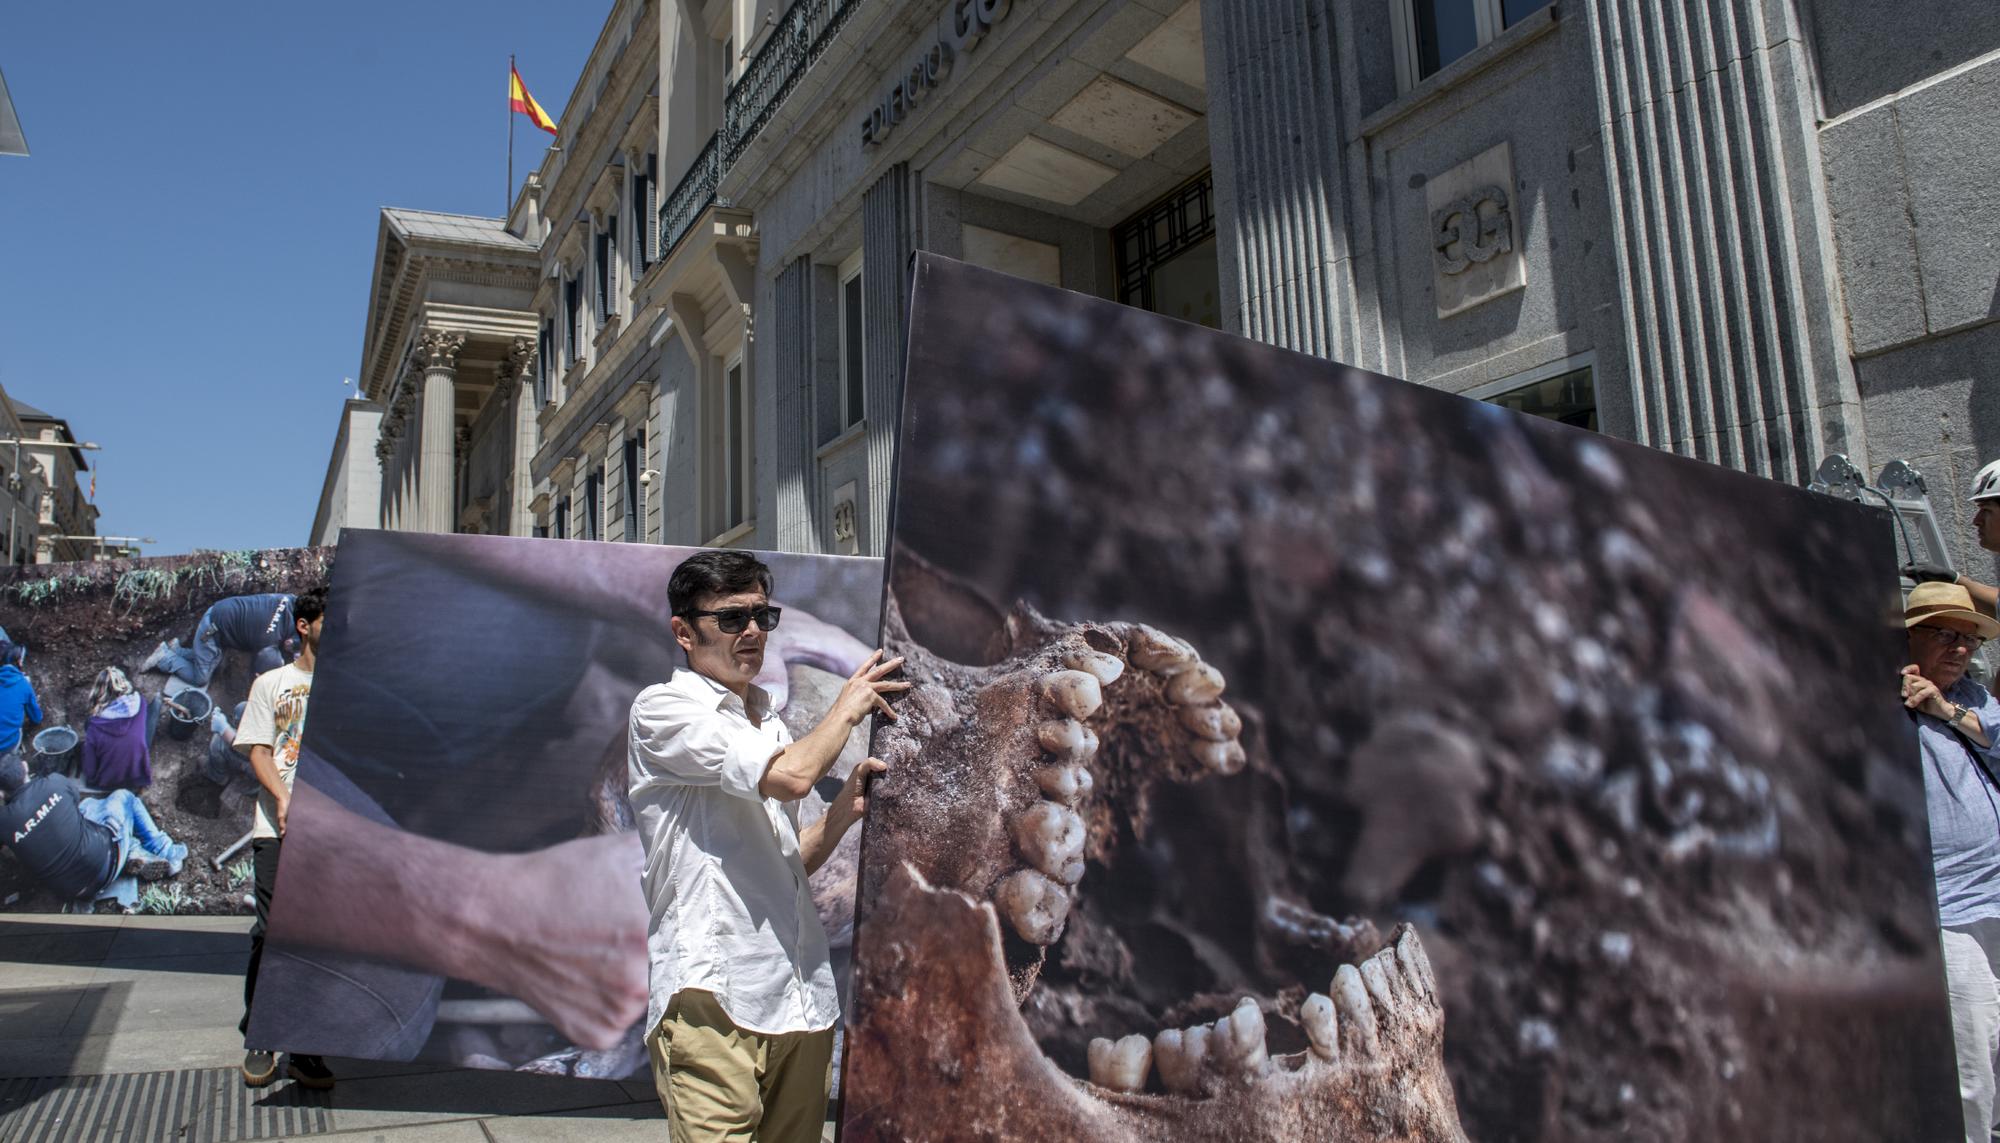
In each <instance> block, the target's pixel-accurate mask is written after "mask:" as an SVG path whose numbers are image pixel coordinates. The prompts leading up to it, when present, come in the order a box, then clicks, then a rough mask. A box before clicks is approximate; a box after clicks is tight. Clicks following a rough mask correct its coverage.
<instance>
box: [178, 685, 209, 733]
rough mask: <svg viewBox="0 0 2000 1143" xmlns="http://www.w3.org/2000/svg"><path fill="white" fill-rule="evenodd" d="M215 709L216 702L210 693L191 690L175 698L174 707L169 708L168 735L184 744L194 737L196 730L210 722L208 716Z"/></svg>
mask: <svg viewBox="0 0 2000 1143" xmlns="http://www.w3.org/2000/svg"><path fill="white" fill-rule="evenodd" d="M214 709H215V700H213V699H211V698H209V697H208V692H207V691H204V690H196V689H193V688H189V689H188V690H184V691H182V692H181V693H179V694H177V695H175V696H174V705H172V706H169V707H168V708H167V734H168V735H169V736H171V737H173V738H176V739H178V740H180V741H182V742H186V741H187V740H188V739H190V738H193V737H194V732H195V729H196V728H197V727H199V726H201V725H202V724H203V723H206V722H207V721H208V714H209V712H210V711H212V710H214Z"/></svg>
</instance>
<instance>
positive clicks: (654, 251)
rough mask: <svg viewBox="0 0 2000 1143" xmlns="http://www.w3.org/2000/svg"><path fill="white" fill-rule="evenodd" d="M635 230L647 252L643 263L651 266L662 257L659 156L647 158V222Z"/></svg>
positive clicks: (648, 156)
mask: <svg viewBox="0 0 2000 1143" xmlns="http://www.w3.org/2000/svg"><path fill="white" fill-rule="evenodd" d="M634 229H636V230H637V231H638V234H639V236H640V239H641V241H642V243H643V246H642V249H644V250H645V252H646V253H645V257H644V258H643V259H642V260H641V261H642V263H643V264H644V265H647V266H651V265H652V264H653V259H655V258H658V257H659V256H660V157H659V156H658V155H647V156H646V214H645V221H643V222H641V223H640V224H639V225H638V226H637V227H635V228H634Z"/></svg>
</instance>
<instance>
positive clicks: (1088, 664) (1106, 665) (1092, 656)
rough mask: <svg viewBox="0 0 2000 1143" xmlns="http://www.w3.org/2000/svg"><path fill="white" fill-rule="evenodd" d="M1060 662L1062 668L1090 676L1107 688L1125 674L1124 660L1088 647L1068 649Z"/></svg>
mask: <svg viewBox="0 0 2000 1143" xmlns="http://www.w3.org/2000/svg"><path fill="white" fill-rule="evenodd" d="M1062 661H1063V666H1065V667H1069V668H1070V669H1072V670H1077V671H1082V672H1083V673H1085V674H1087V675H1091V676H1093V677H1094V678H1096V679H1097V681H1098V682H1100V683H1102V684H1104V685H1105V686H1107V687H1108V686H1110V685H1111V684H1112V683H1115V682H1117V681H1118V677H1119V676H1120V675H1123V674H1124V673H1125V660H1123V659H1120V658H1119V657H1118V656H1116V655H1107V654H1105V653H1104V652H1102V651H1094V650H1092V649H1090V648H1089V647H1072V648H1070V649H1069V650H1068V651H1066V652H1064V653H1063V657H1062Z"/></svg>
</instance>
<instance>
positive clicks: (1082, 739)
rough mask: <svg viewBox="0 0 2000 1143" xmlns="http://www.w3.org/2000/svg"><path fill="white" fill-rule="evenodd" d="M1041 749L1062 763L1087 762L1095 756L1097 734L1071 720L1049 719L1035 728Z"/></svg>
mask: <svg viewBox="0 0 2000 1143" xmlns="http://www.w3.org/2000/svg"><path fill="white" fill-rule="evenodd" d="M1035 738H1036V740H1037V741H1039V742H1040V743H1041V744H1042V749H1044V750H1046V751H1048V752H1049V753H1051V754H1053V755H1055V756H1056V757H1057V758H1059V759H1061V760H1062V761H1064V762H1088V761H1090V760H1091V759H1092V758H1093V757H1095V756H1096V754H1097V732H1096V731H1093V730H1091V729H1090V728H1089V727H1087V726H1085V725H1084V724H1082V723H1080V722H1078V721H1076V720H1075V719H1073V718H1058V719H1051V720H1049V721H1048V722H1045V723H1043V724H1041V725H1040V726H1038V727H1036V728H1035Z"/></svg>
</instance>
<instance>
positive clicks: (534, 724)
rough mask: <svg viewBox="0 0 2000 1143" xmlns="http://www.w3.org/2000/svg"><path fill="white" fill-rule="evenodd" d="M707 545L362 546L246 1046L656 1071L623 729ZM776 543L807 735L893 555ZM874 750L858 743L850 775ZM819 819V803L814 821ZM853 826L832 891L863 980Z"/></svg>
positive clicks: (510, 541) (385, 539) (774, 653)
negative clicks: (842, 553) (681, 576)
mask: <svg viewBox="0 0 2000 1143" xmlns="http://www.w3.org/2000/svg"><path fill="white" fill-rule="evenodd" d="M695 550H696V549H689V548H675V547H663V546H659V545H639V544H612V543H588V542H579V541H559V540H539V539H523V538H508V537H495V536H451V535H419V534H411V533H397V532H376V531H362V530H355V529H348V530H347V531H346V532H344V533H343V535H342V543H341V548H340V566H339V571H338V574H337V575H336V577H335V578H334V582H333V586H332V591H331V593H330V595H329V598H328V601H327V610H326V615H325V619H324V625H323V634H322V636H321V642H320V645H319V651H318V666H317V668H316V670H315V672H314V681H313V689H312V700H311V702H312V705H311V716H310V719H309V721H308V725H307V728H306V731H305V734H304V741H303V748H302V750H301V756H300V759H299V763H298V766H299V768H298V772H297V778H296V780H295V782H294V787H293V793H292V799H291V803H290V807H289V822H288V824H287V826H286V827H285V833H284V845H283V852H282V855H281V857H280V858H279V861H278V870H277V889H276V892H275V894H274V895H273V900H274V903H273V907H272V914H271V920H270V929H269V933H268V936H267V941H266V945H265V948H264V951H263V954H262V963H261V966H260V967H259V969H258V982H257V986H256V996H255V999H254V1001H253V1003H252V1006H251V1012H250V1020H249V1036H250V1039H251V1040H252V1041H253V1042H257V1043H264V1044H271V1045H274V1046H277V1047H279V1048H282V1049H285V1050H289V1051H294V1052H310V1053H323V1054H329V1055H338V1056H346V1057H359V1058H367V1059H387V1060H410V1059H420V1060H430V1061H436V1062H440V1063H446V1064H451V1065H454V1066H459V1067H476V1068H494V1069H513V1070H519V1071H525V1072H535V1073H541V1074H556V1075H568V1076H579V1077H587V1078H599V1079H618V1078H623V1077H627V1076H633V1075H639V1074H643V1073H645V1071H646V1068H647V1063H646V1052H645V1048H644V1045H643V1043H642V1039H641V1036H642V1033H643V1030H644V1029H643V1028H642V1026H641V1022H642V1018H643V1017H644V1016H645V1013H646V997H647V923H648V913H647V908H646V904H645V901H644V899H643V897H642V895H641V890H640V879H639V874H640V863H641V846H640V843H639V839H638V837H637V835H636V834H635V833H634V832H633V828H634V819H633V813H632V807H631V804H630V802H629V801H628V799H627V796H626V740H627V726H628V722H629V717H630V711H631V708H632V702H633V698H634V696H635V695H637V694H638V693H639V692H640V691H641V690H643V689H644V688H646V687H647V686H649V685H650V684H653V683H657V682H661V681H663V680H665V679H667V678H668V677H669V676H670V675H671V674H672V673H673V671H674V669H675V667H677V666H679V665H680V664H681V661H682V660H681V652H680V649H679V648H678V647H677V646H675V644H674V642H673V637H672V634H671V631H670V628H669V608H668V604H667V583H668V577H669V575H670V574H671V573H672V571H673V569H674V567H675V566H676V565H677V564H678V563H679V562H680V561H681V560H682V559H684V558H686V557H687V556H688V555H690V554H692V552H693V551H695ZM760 555H761V558H763V559H764V560H765V561H766V562H767V563H769V564H770V566H771V568H772V569H773V572H774V573H775V578H776V583H777V588H778V590H777V593H776V595H775V597H774V602H779V603H782V604H784V605H785V606H784V619H783V624H782V626H779V627H777V628H776V629H775V630H773V631H771V633H770V635H769V638H768V642H767V643H766V644H765V646H766V655H765V661H764V663H765V666H764V673H763V674H762V675H761V676H759V678H758V680H757V682H758V685H759V686H761V687H762V688H763V689H764V690H765V691H766V692H768V693H769V694H770V695H771V698H772V701H773V704H774V705H775V706H776V707H777V708H778V711H779V715H780V717H781V718H782V719H783V720H784V721H785V722H786V723H787V724H788V725H795V724H796V725H799V726H802V727H803V728H806V729H809V728H810V727H811V726H812V725H813V724H814V723H815V722H817V721H818V719H819V718H820V716H821V715H822V714H823V713H824V712H825V710H826V708H827V706H828V705H829V704H830V703H831V701H832V698H833V696H834V695H835V694H836V693H837V692H838V689H839V685H840V683H841V682H842V681H843V680H844V678H845V676H846V675H847V674H848V673H850V672H852V671H853V670H854V669H855V667H856V666H858V665H859V664H860V663H861V661H862V660H863V659H865V658H866V657H867V655H868V653H869V651H870V649H871V648H872V646H873V640H874V637H875V634H876V630H877V627H878V624H879V618H878V617H879V610H880V602H881V566H882V565H881V561H879V560H872V559H856V558H847V557H834V556H799V555H783V554H762V553H760ZM864 752H865V739H864V738H863V737H862V735H861V734H859V733H857V734H855V735H854V736H853V737H852V739H851V740H850V742H849V743H848V747H847V750H846V752H845V753H844V754H843V755H842V757H841V761H840V762H839V763H838V764H837V765H836V767H835V769H834V777H835V778H844V777H845V776H846V774H847V773H848V772H849V771H850V770H851V769H852V767H853V766H854V765H855V764H856V763H857V762H858V761H859V760H860V759H861V758H862V757H863V756H864ZM837 788H838V781H837V780H836V781H833V782H832V783H831V784H830V785H829V786H828V789H827V793H828V794H829V796H830V794H831V792H832V791H833V790H837ZM824 805H825V799H824V798H819V797H816V796H808V797H807V798H806V799H805V800H804V802H803V803H802V806H801V817H802V818H803V819H804V820H806V821H808V822H810V821H811V820H814V818H815V816H816V815H817V814H818V813H822V812H824ZM858 836H859V835H858V833H856V834H851V835H850V836H849V837H848V838H847V839H846V841H845V849H844V850H843V851H840V852H837V853H836V854H835V856H834V857H833V858H832V859H830V860H829V861H828V862H827V864H826V865H825V866H824V867H823V868H821V869H820V870H819V872H818V873H817V875H816V876H815V877H814V878H813V882H812V886H813V897H814V904H815V906H816V907H817V908H818V910H819V913H820V916H821V920H822V923H823V924H824V925H825V927H826V929H827V932H828V934H829V943H830V945H831V946H832V953H833V958H834V964H835V967H836V969H838V970H840V971H841V972H842V974H843V975H844V970H845V964H846V958H847V952H848V948H849V944H850V940H851V933H852V910H853V892H854V879H855V871H856V861H855V855H854V849H855V847H856V845H857V843H858Z"/></svg>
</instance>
